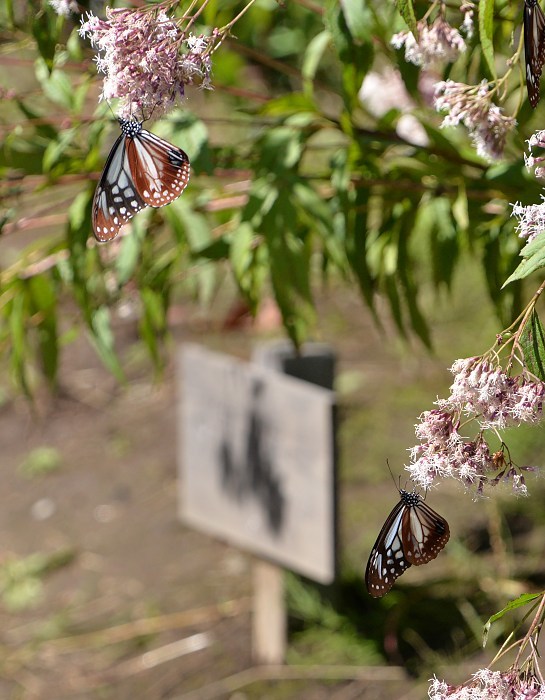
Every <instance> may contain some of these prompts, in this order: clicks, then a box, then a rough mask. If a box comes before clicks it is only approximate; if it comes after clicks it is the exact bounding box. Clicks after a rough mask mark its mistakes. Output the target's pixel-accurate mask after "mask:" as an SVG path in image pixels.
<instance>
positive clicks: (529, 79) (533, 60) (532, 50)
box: [524, 0, 545, 107]
mask: <svg viewBox="0 0 545 700" xmlns="http://www.w3.org/2000/svg"><path fill="white" fill-rule="evenodd" d="M524 57H525V64H526V88H527V90H528V100H529V101H530V104H531V105H532V107H536V106H537V103H538V102H539V81H540V78H541V72H542V70H543V64H544V62H545V14H544V13H543V10H542V9H541V7H540V6H539V4H538V0H525V2H524Z"/></svg>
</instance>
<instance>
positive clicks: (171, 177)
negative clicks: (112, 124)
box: [127, 129, 190, 207]
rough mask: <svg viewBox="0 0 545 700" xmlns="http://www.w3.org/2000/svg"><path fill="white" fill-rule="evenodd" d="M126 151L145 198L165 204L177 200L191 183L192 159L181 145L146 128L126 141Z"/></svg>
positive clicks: (154, 204)
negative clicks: (170, 141) (190, 163)
mask: <svg viewBox="0 0 545 700" xmlns="http://www.w3.org/2000/svg"><path fill="white" fill-rule="evenodd" d="M127 154H128V160H129V164H130V169H131V173H132V178H133V180H134V183H135V185H136V190H137V191H138V194H139V195H140V197H141V198H142V200H143V201H144V202H145V204H147V205H148V206H150V207H163V206H165V205H166V204H170V202H172V201H173V200H175V199H177V198H178V197H179V196H180V195H181V194H182V192H183V191H184V189H185V188H186V187H187V183H188V182H189V172H190V167H189V158H188V157H187V154H186V153H185V152H184V151H182V149H181V148H177V147H176V146H174V145H172V144H171V143H169V142H168V141H165V140H164V139H161V138H159V137H158V136H156V135H155V134H152V133H151V132H149V131H146V130H145V129H142V130H141V131H140V133H139V134H138V135H137V136H135V137H134V138H133V139H129V140H128V143H127Z"/></svg>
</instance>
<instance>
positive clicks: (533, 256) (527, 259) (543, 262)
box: [502, 235, 545, 289]
mask: <svg viewBox="0 0 545 700" xmlns="http://www.w3.org/2000/svg"><path fill="white" fill-rule="evenodd" d="M520 254H521V256H522V257H523V258H524V260H523V261H522V262H521V263H520V264H519V266H518V267H517V269H516V270H515V271H514V272H513V274H512V275H511V276H510V277H508V278H507V280H506V281H505V282H504V283H503V285H502V289H503V288H504V287H506V286H507V285H508V284H509V283H510V282H514V281H515V280H522V279H524V278H525V277H528V275H531V274H532V272H535V271H536V270H540V269H541V268H542V267H545V236H543V235H540V236H538V237H537V238H534V240H533V241H531V242H530V243H528V244H527V245H525V246H524V248H523V249H522V250H521V251H520Z"/></svg>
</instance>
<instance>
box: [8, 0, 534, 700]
mask: <svg viewBox="0 0 545 700" xmlns="http://www.w3.org/2000/svg"><path fill="white" fill-rule="evenodd" d="M139 4H140V3H134V5H139ZM384 5H385V4H384V3H369V4H368V5H361V4H359V3H355V2H354V3H351V2H349V1H348V0H346V2H343V3H336V2H312V0H297V1H293V2H288V3H285V4H283V3H276V2H273V1H272V0H258V1H257V2H256V3H255V4H254V5H253V6H252V7H251V9H249V11H248V12H247V14H245V15H244V16H243V17H242V18H241V19H240V20H239V21H238V22H237V24H236V25H235V26H234V27H233V30H232V34H233V36H232V37H231V38H229V39H227V40H226V41H225V42H224V43H223V45H222V46H221V47H220V48H219V49H218V51H217V52H216V54H215V55H214V62H213V76H212V83H213V86H214V90H213V91H201V90H199V89H197V88H195V89H193V90H192V91H190V92H188V95H187V99H185V100H184V102H183V105H182V106H181V108H180V109H178V110H176V111H174V112H172V113H171V114H170V115H169V116H168V117H167V118H165V119H163V120H162V121H160V122H157V123H155V124H153V125H152V126H151V127H150V128H151V129H152V130H153V131H154V132H155V133H158V134H159V135H161V136H163V137H164V138H168V139H169V140H171V141H172V142H174V143H176V144H177V145H178V146H180V147H182V148H183V149H184V150H186V151H187V153H188V154H189V156H190V158H191V162H192V178H191V181H190V184H189V186H188V188H187V190H186V192H185V193H184V195H183V197H181V198H180V199H179V200H177V201H176V202H174V203H173V204H171V205H170V206H168V207H166V208H164V209H159V210H150V209H148V210H146V211H144V212H141V213H140V214H139V215H138V216H137V217H136V218H135V219H134V220H133V221H132V222H131V225H130V226H129V227H127V229H130V230H126V233H127V235H123V236H120V237H119V238H118V239H117V240H116V241H114V242H113V243H111V244H108V245H104V246H97V245H95V244H94V243H92V242H91V243H89V240H90V237H91V238H92V233H91V226H90V211H91V200H92V196H93V192H94V189H95V187H96V183H97V180H98V177H99V175H100V172H101V169H102V167H103V165H104V162H105V159H106V157H107V154H108V151H109V149H110V148H111V145H112V144H113V142H114V140H115V138H116V137H117V135H118V133H119V132H118V125H117V123H116V121H115V119H114V118H113V116H112V114H111V112H110V111H109V109H108V108H107V106H106V105H104V104H101V105H98V95H99V93H100V89H101V84H100V82H101V81H100V79H99V78H98V77H97V75H96V71H95V64H94V63H93V52H92V50H91V49H90V47H89V45H88V44H87V42H85V41H84V40H81V39H80V38H79V37H78V35H77V27H78V26H79V17H78V15H77V14H76V13H73V14H71V15H69V16H67V17H60V16H58V15H57V14H56V13H55V12H54V11H53V9H52V8H51V7H50V6H49V5H47V4H46V3H42V2H37V1H36V2H16V1H14V0H0V23H1V26H0V91H1V94H2V102H1V104H0V137H1V144H0V169H1V173H2V182H1V184H0V226H1V231H2V236H1V237H0V261H1V262H0V352H1V355H0V363H1V364H0V366H1V369H2V371H1V374H0V436H1V442H0V445H1V454H2V459H1V474H2V483H3V489H2V492H3V498H2V499H1V503H2V506H1V508H0V630H1V631H0V650H1V651H0V696H1V697H2V698H9V699H12V698H13V699H15V698H29V699H30V698H65V697H66V698H81V699H83V698H97V699H98V698H100V699H102V698H105V699H107V698H116V700H122V699H123V698H146V699H149V700H159V699H163V698H165V699H168V700H175V699H178V700H181V699H182V698H186V699H189V698H212V697H217V698H232V699H233V700H244V699H246V698H248V699H250V698H271V699H275V700H276V699H280V698H303V699H305V700H318V699H320V698H334V699H335V700H348V699H350V698H365V699H366V700H367V699H369V700H382V699H383V698H384V699H386V698H390V699H391V698H395V699H402V698H403V699H407V700H409V699H412V698H424V697H427V686H428V679H429V678H430V677H431V676H432V675H434V674H436V675H437V676H438V677H440V678H441V677H445V678H446V679H447V680H448V681H449V682H451V683H455V682H462V681H463V680H465V679H466V678H468V677H469V675H470V674H471V673H472V672H473V671H475V670H476V669H477V668H481V667H483V666H484V665H486V663H487V662H488V661H489V660H490V659H491V658H492V657H493V655H494V651H495V649H497V646H498V645H499V644H500V643H501V642H502V641H503V640H504V639H505V637H506V635H507V634H508V633H509V632H510V631H511V629H512V626H513V624H514V623H513V619H512V618H510V619H507V618H505V619H504V620H501V621H499V622H498V623H496V625H494V626H493V627H492V630H491V633H490V636H489V640H488V645H487V647H486V649H485V650H484V651H483V649H482V629H483V625H484V623H485V622H486V620H487V619H488V617H489V616H490V615H492V614H493V613H494V612H496V611H497V610H499V609H501V608H502V607H503V606H504V605H505V604H506V603H507V601H508V600H509V599H511V598H513V597H515V596H516V595H518V594H520V593H522V592H525V591H532V590H536V589H539V588H540V587H542V586H543V585H544V583H545V565H544V563H543V556H542V549H543V548H542V541H543V536H544V529H545V513H544V511H543V507H542V503H543V496H544V495H545V494H544V488H543V485H542V483H541V482H540V481H539V479H538V478H537V477H535V478H534V477H533V476H530V477H529V479H528V487H529V491H530V496H529V498H528V499H515V498H514V497H513V496H512V495H511V493H510V492H509V491H508V490H507V489H505V491H502V487H501V486H499V487H498V488H497V489H496V490H494V491H493V492H492V493H491V494H490V497H489V498H487V499H482V500H479V501H474V500H472V498H471V495H470V494H468V493H465V492H464V489H463V487H462V486H459V485H456V484H453V483H445V484H444V485H441V487H440V488H439V489H437V490H434V491H433V493H431V494H430V495H429V499H428V502H429V503H430V505H431V506H432V507H433V508H434V509H436V510H437V511H438V512H439V513H441V514H442V515H443V516H444V517H445V518H446V519H447V520H448V521H449V523H450V528H451V540H450V542H449V543H448V545H447V547H446V548H445V550H444V552H442V553H441V554H440V556H439V557H438V559H437V560H435V561H434V562H432V563H430V564H429V565H427V566H425V567H422V568H418V569H417V568H415V567H413V568H411V569H410V570H409V571H407V572H406V573H405V574H404V575H403V577H402V578H401V579H399V580H398V581H397V582H396V584H395V586H394V588H393V589H392V591H391V592H390V593H389V594H388V595H387V596H386V597H384V598H383V599H380V600H376V599H372V598H371V597H370V596H369V595H368V594H367V592H366V591H365V588H364V584H363V573H364V570H365V564H366V561H367V557H368V555H369V552H370V549H371V547H372V545H373V543H374V541H375V539H376V536H377V534H378V532H379V530H380V528H381V526H382V524H383V522H384V520H385V518H386V516H387V514H388V513H389V512H390V510H391V508H392V507H393V505H394V504H395V503H396V502H397V500H398V494H397V491H396V490H395V487H394V485H393V484H392V480H391V477H390V475H389V473H388V470H387V467H386V459H389V462H390V465H391V467H392V470H393V472H394V475H395V476H396V478H397V475H398V474H400V475H401V483H402V485H403V479H404V476H403V473H404V472H403V465H404V464H405V463H407V462H408V453H407V450H408V448H410V447H411V446H412V445H413V444H415V442H416V440H415V436H414V424H415V423H416V422H417V418H418V416H419V414H420V413H421V412H422V411H424V410H429V409H431V408H433V402H434V401H435V400H436V398H437V396H445V395H446V394H447V393H448V387H449V385H450V383H451V375H450V374H449V373H448V371H447V368H448V367H449V366H450V365H451V364H452V363H453V362H454V360H455V359H457V358H459V357H466V356H471V355H479V354H481V353H482V352H484V351H486V350H487V349H488V348H489V347H490V346H492V345H493V344H494V342H495V339H496V333H498V332H499V331H500V330H501V329H502V328H503V327H505V326H506V325H509V323H510V322H511V321H512V320H513V319H514V318H515V316H516V314H517V311H519V310H520V308H521V306H524V304H525V303H526V301H527V300H528V299H529V298H530V295H531V294H532V293H533V290H534V286H537V283H535V280H534V282H533V283H532V281H531V280H530V282H529V283H528V284H527V286H526V287H524V286H523V285H522V284H521V283H516V284H512V285H509V287H508V288H506V289H505V290H503V291H501V289H500V288H501V285H502V284H503V282H504V280H505V279H506V278H507V276H508V275H509V274H510V273H511V272H512V270H513V269H514V267H515V266H516V264H517V260H518V251H519V249H520V243H519V241H518V239H517V237H516V233H515V232H514V227H513V221H512V219H511V218H510V216H509V213H510V208H509V202H510V201H511V202H513V201H515V200H517V199H523V201H524V202H525V203H528V202H531V201H538V200H539V188H538V187H537V185H536V184H535V182H534V181H532V180H530V179H529V176H528V175H527V173H526V171H525V169H524V164H523V159H522V153H523V148H524V139H525V138H528V136H529V135H530V133H531V131H532V125H533V122H532V119H533V120H534V121H535V122H536V124H537V123H538V122H539V109H540V108H538V110H536V113H535V114H536V116H533V117H532V118H530V113H529V108H528V106H527V105H525V106H523V107H522V108H521V109H520V111H519V114H518V118H519V122H520V124H521V125H522V126H521V127H520V130H519V132H518V133H517V134H515V135H514V136H513V137H512V141H510V142H509V143H508V144H507V150H506V160H505V161H504V162H502V163H501V164H496V165H490V164H487V163H485V162H484V161H482V160H481V159H480V158H479V157H478V156H477V155H476V154H475V153H474V151H473V150H472V147H471V144H470V143H469V141H468V139H467V134H465V133H463V132H462V131H461V130H456V129H451V130H444V131H440V130H439V128H438V127H439V123H440V117H439V116H438V115H437V114H435V113H434V112H433V110H432V108H431V105H430V99H429V94H428V93H429V91H426V90H425V89H424V87H423V85H424V84H425V81H426V79H428V78H429V74H428V75H423V71H420V70H419V69H417V68H416V67H414V66H408V65H407V64H406V63H404V62H403V60H402V56H401V55H398V53H397V52H395V51H394V50H393V49H392V48H391V47H390V45H389V41H390V38H391V34H392V30H393V28H395V30H396V31H399V30H401V29H403V28H404V24H403V21H402V20H401V18H400V17H399V16H398V14H397V11H396V9H395V8H394V7H393V5H392V6H391V7H390V6H384ZM427 7H428V5H427V4H425V3H420V4H419V3H416V5H415V8H416V10H415V11H416V14H417V17H421V16H423V14H424V13H425V11H426V9H427ZM496 7H497V12H498V21H497V22H496V24H495V30H494V31H495V36H494V40H495V45H496V47H497V50H498V62H499V63H501V62H502V61H504V59H505V56H507V55H508V54H509V51H510V47H509V37H510V36H511V34H512V32H513V29H515V30H516V31H518V26H519V17H518V8H511V7H510V6H509V5H508V4H507V3H502V2H498V3H497V5H496ZM90 8H91V9H92V10H93V11H94V12H96V13H97V14H100V15H101V16H102V14H103V7H102V5H101V4H99V3H91V5H90ZM243 8H244V4H243V3H237V2H230V1H226V2H222V3H215V2H209V3H208V4H207V5H206V6H205V9H204V10H203V13H202V15H201V17H200V21H201V22H202V28H203V31H204V30H208V31H210V29H211V28H212V27H220V26H224V25H225V24H227V23H228V22H229V21H230V20H231V19H232V18H233V17H235V16H236V15H237V14H238V13H239V12H240V11H241V10H242V9H243ZM451 11H452V12H453V13H454V14H456V9H452V8H451ZM176 12H177V16H178V17H180V16H181V15H182V12H183V6H181V7H180V8H178V9H177V10H176ZM453 21H454V20H453ZM196 33H197V32H196ZM498 47H499V48H498ZM434 70H435V71H436V72H435V74H434V75H433V76H432V77H433V78H434V79H435V80H437V79H439V77H441V75H442V74H441V73H440V71H439V69H434ZM448 70H449V74H450V75H451V76H453V77H455V78H456V77H460V76H463V77H464V79H465V81H466V82H471V80H473V82H479V80H480V77H482V74H483V71H485V70H486V69H485V67H483V63H482V57H481V56H480V48H479V44H478V41H477V39H475V40H474V41H473V42H469V43H468V50H467V52H466V54H464V57H463V58H462V59H460V61H459V62H458V63H457V64H455V66H449V68H448ZM364 80H366V81H368V82H367V92H366V91H365V90H363V91H362V85H363V84H364ZM369 81H370V82H369ZM369 86H370V87H369ZM370 95H373V96H374V99H371V97H370ZM380 95H383V96H384V103H385V104H383V105H381V100H380V99H378V97H380ZM388 95H390V96H391V95H393V97H391V99H390V97H388V99H389V100H390V101H387V99H386V98H387V96H388ZM377 96H378V97H377ZM517 99H518V95H517V94H515V91H513V92H512V93H510V94H509V97H508V104H511V103H512V104H515V103H516V101H517ZM509 100H511V102H509ZM375 102H376V103H378V106H377V104H375ZM407 111H408V112H410V116H411V117H412V118H413V119H414V120H415V122H412V124H413V126H412V127H411V128H410V129H409V132H410V134H412V135H413V136H414V134H415V133H416V132H418V134H420V136H419V139H418V140H417V141H416V142H415V139H414V138H408V137H407V136H404V135H403V133H405V134H406V133H407V132H406V131H405V132H404V131H403V130H401V131H400V129H399V123H400V121H401V120H402V119H405V125H406V117H407V116H408V114H407ZM415 123H416V126H415ZM146 126H147V125H146ZM415 143H416V145H415ZM286 336H288V337H289V338H291V339H292V340H293V341H294V342H295V343H301V342H303V341H304V340H306V339H312V340H319V341H323V342H327V343H329V344H330V345H331V346H332V347H333V348H334V350H335V352H336V353H337V356H338V367H337V377H336V386H335V389H336V391H337V392H338V403H339V411H338V417H339V421H338V447H339V519H340V533H339V547H340V549H339V560H340V570H339V576H338V580H337V581H336V582H335V583H334V584H333V585H331V586H327V587H325V586H318V585H316V584H314V583H312V582H310V581H307V580H305V579H303V578H302V577H299V576H296V575H294V574H292V573H289V572H286V577H285V584H286V595H287V606H288V615H289V618H288V632H289V638H288V652H287V665H286V666H285V667H282V668H274V669H271V670H270V671H267V670H266V669H263V668H259V667H255V666H254V665H253V662H252V658H251V638H250V637H251V624H250V616H251V568H252V558H251V557H250V556H249V555H248V554H246V553H244V552H241V551H238V550H236V549H234V548H231V547H229V546H228V545H227V544H225V543H222V542H219V541H217V540H215V539H212V538H210V537H207V536H205V535H204V534H201V533H198V532H195V531H192V530H191V529H189V528H187V527H184V526H183V525H182V524H181V523H180V522H179V520H178V518H177V503H176V488H177V487H176V440H177V438H178V432H179V425H178V423H177V416H176V407H177V400H178V397H177V396H176V395H175V370H174V356H175V351H176V348H178V347H180V346H181V345H183V344H184V343H186V342H189V341H191V342H198V343H200V344H202V345H204V346H206V347H209V348H211V349H213V350H216V351H220V352H224V353H228V354H230V355H233V356H236V357H240V358H244V359H247V358H249V357H250V356H251V353H252V350H253V348H254V347H255V346H256V344H257V343H259V342H263V341H265V340H269V339H274V338H282V337H286ZM504 437H505V439H506V442H508V444H509V448H510V450H511V455H512V457H513V459H514V460H515V461H516V462H517V463H518V464H520V465H522V464H529V465H533V464H537V465H539V464H540V462H541V459H540V458H541V455H542V453H543V446H544V438H543V435H542V430H541V429H540V428H539V426H538V427H534V428H532V429H517V430H516V431H515V430H513V431H511V432H510V433H509V434H506V435H505V436H504Z"/></svg>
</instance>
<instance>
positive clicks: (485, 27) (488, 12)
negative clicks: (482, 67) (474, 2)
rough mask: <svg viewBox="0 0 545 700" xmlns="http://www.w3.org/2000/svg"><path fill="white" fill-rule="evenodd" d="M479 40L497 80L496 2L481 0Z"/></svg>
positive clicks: (491, 71)
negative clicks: (495, 46)
mask: <svg viewBox="0 0 545 700" xmlns="http://www.w3.org/2000/svg"><path fill="white" fill-rule="evenodd" d="M479 38H480V40H481V50H482V52H483V56H484V59H485V61H486V63H487V65H488V70H489V71H490V74H491V76H492V78H494V79H496V66H495V64H494V41H493V39H494V0H479Z"/></svg>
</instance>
